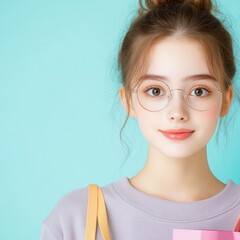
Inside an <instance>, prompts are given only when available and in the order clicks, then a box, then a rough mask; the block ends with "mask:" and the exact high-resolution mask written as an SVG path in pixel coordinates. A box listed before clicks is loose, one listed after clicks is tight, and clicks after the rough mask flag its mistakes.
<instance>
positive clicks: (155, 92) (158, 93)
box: [146, 88, 163, 96]
mask: <svg viewBox="0 0 240 240" xmlns="http://www.w3.org/2000/svg"><path fill="white" fill-rule="evenodd" d="M146 92H147V93H148V94H149V95H151V96H161V95H163V91H162V90H161V89H160V88H149V89H148V90H147V91H146Z"/></svg>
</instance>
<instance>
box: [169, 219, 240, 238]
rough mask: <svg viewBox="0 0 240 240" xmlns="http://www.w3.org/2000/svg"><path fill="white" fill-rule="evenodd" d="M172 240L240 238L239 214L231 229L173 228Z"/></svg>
mask: <svg viewBox="0 0 240 240" xmlns="http://www.w3.org/2000/svg"><path fill="white" fill-rule="evenodd" d="M173 240H240V216H239V217H238V220H237V222H236V224H235V226H234V228H233V231H225V230H190V229H173Z"/></svg>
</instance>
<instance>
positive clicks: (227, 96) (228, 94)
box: [220, 86, 233, 117]
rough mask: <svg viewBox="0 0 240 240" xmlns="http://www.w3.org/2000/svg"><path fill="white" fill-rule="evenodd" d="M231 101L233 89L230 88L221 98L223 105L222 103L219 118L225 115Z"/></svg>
mask: <svg viewBox="0 0 240 240" xmlns="http://www.w3.org/2000/svg"><path fill="white" fill-rule="evenodd" d="M232 99H233V89H232V86H230V87H229V89H228V90H227V91H226V93H225V95H224V96H223V100H222V101H223V103H222V110H221V113H220V117H224V116H226V115H227V113H228V111H229V109H230V106H231V103H232Z"/></svg>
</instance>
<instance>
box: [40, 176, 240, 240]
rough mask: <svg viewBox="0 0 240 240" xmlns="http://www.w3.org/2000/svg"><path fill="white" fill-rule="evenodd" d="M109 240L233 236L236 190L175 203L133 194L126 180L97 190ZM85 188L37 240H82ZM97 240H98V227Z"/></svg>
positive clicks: (66, 199)
mask: <svg viewBox="0 0 240 240" xmlns="http://www.w3.org/2000/svg"><path fill="white" fill-rule="evenodd" d="M101 189H102V192H103V195H104V199H105V204H106V210H107V215H108V222H109V231H110V235H111V240H172V236H173V229H174V228H184V229H219V230H232V229H233V227H234V224H235V222H236V220H237V217H238V215H239V214H240V185H238V184H235V183H234V182H233V181H231V180H229V181H228V182H227V184H226V186H225V188H224V189H223V190H222V191H221V192H220V193H218V194H217V195H215V196H213V197H210V198H208V199H204V200H200V201H195V202H186V203H185V202H174V201H168V200H163V199H160V198H157V197H153V196H151V195H148V194H146V193H143V192H141V191H139V190H137V189H135V188H134V187H133V186H132V185H131V184H130V182H129V180H128V178H127V177H124V178H121V179H120V180H118V181H116V182H113V183H111V184H108V185H106V186H103V187H101ZM87 203H88V186H86V187H84V188H80V189H78V190H75V191H72V192H70V193H68V194H66V195H65V196H63V197H62V198H61V199H60V200H59V202H58V203H57V205H56V206H55V208H54V209H53V210H52V212H51V213H50V214H49V216H48V217H47V218H46V219H45V220H44V221H43V228H42V234H41V240H84V239H85V227H86V226H85V224H86V213H87ZM96 239H97V240H100V239H103V238H102V235H101V232H100V229H99V226H98V229H97V237H96Z"/></svg>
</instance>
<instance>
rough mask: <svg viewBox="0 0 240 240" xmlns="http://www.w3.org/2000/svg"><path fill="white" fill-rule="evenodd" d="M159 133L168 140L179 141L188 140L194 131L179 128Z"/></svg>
mask: <svg viewBox="0 0 240 240" xmlns="http://www.w3.org/2000/svg"><path fill="white" fill-rule="evenodd" d="M160 132H161V133H162V134H163V135H164V136H165V137H167V138H168V139H171V140H177V141H180V140H185V139H187V138H189V137H190V136H191V135H192V134H193V133H194V130H191V129H185V128H180V129H167V130H164V131H162V130H160Z"/></svg>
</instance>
